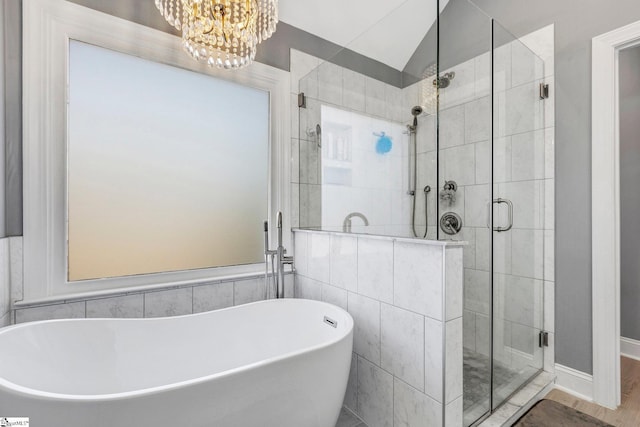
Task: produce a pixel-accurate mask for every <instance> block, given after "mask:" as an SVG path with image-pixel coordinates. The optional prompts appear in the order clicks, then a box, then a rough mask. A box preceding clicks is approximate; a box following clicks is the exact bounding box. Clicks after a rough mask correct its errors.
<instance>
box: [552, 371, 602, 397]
mask: <svg viewBox="0 0 640 427" xmlns="http://www.w3.org/2000/svg"><path fill="white" fill-rule="evenodd" d="M555 367H556V386H555V388H557V389H558V390H561V391H564V392H566V393H569V394H571V395H573V396H575V397H578V398H580V399H583V400H586V401H588V402H592V401H593V376H592V375H589V374H585V373H584V372H581V371H578V370H575V369H573V368H569V367H567V366H564V365H560V364H558V363H556V365H555Z"/></svg>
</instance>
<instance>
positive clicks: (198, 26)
mask: <svg viewBox="0 0 640 427" xmlns="http://www.w3.org/2000/svg"><path fill="white" fill-rule="evenodd" d="M155 3H156V7H157V8H158V10H159V11H160V13H162V16H163V17H164V18H165V19H166V20H167V22H168V23H169V24H171V25H172V26H173V27H175V28H176V29H177V30H178V31H180V32H182V45H183V47H184V49H185V51H186V52H187V53H188V54H189V55H191V57H192V58H193V59H195V60H197V61H200V62H206V63H207V65H209V66H212V67H213V66H215V67H218V68H226V69H238V68H242V67H246V66H247V65H249V64H251V63H252V62H253V60H254V59H255V56H256V47H257V45H258V44H259V43H261V42H262V41H264V40H266V39H268V38H269V37H271V35H272V34H273V33H274V31H275V30H276V25H277V24H278V0H155Z"/></svg>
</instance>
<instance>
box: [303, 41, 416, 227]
mask: <svg viewBox="0 0 640 427" xmlns="http://www.w3.org/2000/svg"><path fill="white" fill-rule="evenodd" d="M299 92H304V93H305V95H306V97H307V99H306V102H307V107H306V108H302V109H299V108H296V106H297V94H298V93H299ZM403 92H404V91H403V90H402V89H400V88H397V87H394V86H391V85H388V84H385V83H383V82H380V81H377V80H375V79H372V78H370V77H368V76H365V75H363V74H359V73H356V72H354V71H351V70H349V69H346V68H342V67H340V66H337V65H335V64H332V63H330V62H322V61H321V60H320V59H318V58H316V57H313V56H310V55H308V54H305V53H302V52H299V51H296V50H291V102H292V107H293V108H292V110H291V111H292V120H291V122H292V129H291V131H292V132H291V133H292V141H291V143H292V149H291V152H292V159H291V168H292V169H291V176H292V182H291V185H292V195H293V196H292V200H291V204H292V206H291V208H292V217H293V222H294V227H298V226H300V227H323V228H324V229H327V228H330V229H338V230H339V229H341V228H342V221H343V219H344V217H346V215H347V214H348V213H350V212H357V211H360V212H362V213H364V214H365V216H366V217H367V218H368V220H369V223H370V224H369V226H368V227H366V228H363V226H362V225H361V223H360V222H359V221H360V220H358V219H355V220H354V221H353V225H354V228H353V230H354V231H366V232H370V233H376V234H395V235H408V232H409V229H408V224H409V222H410V211H409V209H410V201H411V199H410V197H409V196H407V195H406V191H407V185H408V178H407V176H406V175H407V170H406V168H407V165H408V162H409V159H408V151H407V150H408V136H407V135H403V134H402V131H403V130H404V129H405V128H404V125H405V124H406V123H407V122H408V120H409V118H410V117H411V115H410V108H411V106H413V105H417V104H412V105H411V106H408V104H406V99H405V97H404V93H403ZM322 106H325V109H326V107H330V109H331V111H333V112H335V111H342V112H344V116H345V118H344V119H343V120H346V121H347V122H348V121H349V113H356V114H357V117H356V116H354V121H358V122H361V121H363V120H367V119H371V122H372V123H370V125H371V126H377V127H380V128H383V129H377V131H378V132H379V131H381V130H385V129H386V130H387V134H390V133H392V135H389V136H391V137H392V140H393V148H392V151H391V152H390V153H388V155H385V156H380V155H377V156H376V155H375V151H374V150H373V148H374V146H373V144H374V143H375V140H374V139H372V141H373V142H372V145H371V155H370V157H369V158H368V161H361V162H359V163H358V161H357V159H355V158H354V159H348V160H346V161H342V162H341V161H339V160H334V159H333V158H332V157H331V154H330V153H328V146H324V147H321V146H319V144H318V141H317V140H316V138H315V136H314V135H313V134H312V133H310V132H307V131H310V130H311V131H313V130H314V129H315V126H316V124H321V123H322V124H323V128H325V127H326V126H324V124H326V120H325V119H324V118H323V117H322V115H321V110H322ZM323 114H324V113H323ZM334 116H335V114H334ZM348 124H349V123H347V125H348ZM355 127H356V126H355V125H354V126H353V128H355ZM359 127H360V128H363V127H362V126H359ZM392 127H393V129H394V130H393V131H392V132H390V131H389V130H388V129H387V128H389V129H390V128H392ZM323 131H324V133H323V135H324V136H326V135H327V133H326V132H329V131H330V129H323ZM354 133H355V131H354ZM371 133H372V132H367V133H366V135H355V134H354V135H353V138H354V139H355V140H354V141H352V142H353V146H354V150H356V147H357V146H358V145H363V144H366V143H365V142H364V140H363V138H366V137H369V138H373V137H372V136H371V135H370V134H371ZM324 140H325V142H326V138H325V139H324ZM354 153H355V151H354ZM361 154H362V156H360V157H361V158H363V159H364V157H365V156H368V155H369V153H361ZM354 156H355V154H354ZM396 156H397V158H394V159H393V161H391V160H390V158H391V157H396ZM383 157H384V159H383ZM382 160H387V161H386V162H383V161H382ZM356 163H357V164H356ZM323 167H325V168H331V167H332V171H333V172H336V173H337V172H344V173H346V174H349V178H348V180H349V181H351V182H352V183H351V184H345V183H335V182H334V183H329V182H325V185H322V183H323V176H324V175H323V174H325V172H326V171H323ZM347 169H349V171H347ZM330 172H331V171H330ZM358 177H362V178H363V179H359V178H358ZM366 177H368V178H369V179H364V178H366ZM325 180H326V179H325ZM356 181H358V182H359V183H358V182H356ZM374 181H375V182H374ZM376 182H377V183H376ZM388 183H394V184H393V185H391V186H390V185H389V184H388ZM336 200H342V202H340V203H337V202H336ZM345 204H346V205H345ZM338 219H339V221H338Z"/></svg>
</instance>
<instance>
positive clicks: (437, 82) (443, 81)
mask: <svg viewBox="0 0 640 427" xmlns="http://www.w3.org/2000/svg"><path fill="white" fill-rule="evenodd" d="M455 77H456V73H454V72H453V71H450V72H448V73H444V74H443V75H441V76H440V77H438V78H435V79H433V86H435V87H437V88H438V89H445V88H447V87H449V85H450V84H451V80H453V79H454V78H455Z"/></svg>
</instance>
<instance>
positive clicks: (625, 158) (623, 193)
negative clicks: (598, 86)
mask: <svg viewBox="0 0 640 427" xmlns="http://www.w3.org/2000/svg"><path fill="white" fill-rule="evenodd" d="M619 70H620V204H621V212H620V216H621V225H620V228H621V230H622V233H621V236H620V264H621V265H620V267H621V271H620V281H621V283H620V293H621V301H620V308H621V322H620V326H621V333H622V336H623V337H626V338H631V339H635V340H640V262H639V261H640V191H638V188H640V120H639V119H640V47H634V48H630V49H627V50H623V51H622V52H621V53H620V68H619Z"/></svg>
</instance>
